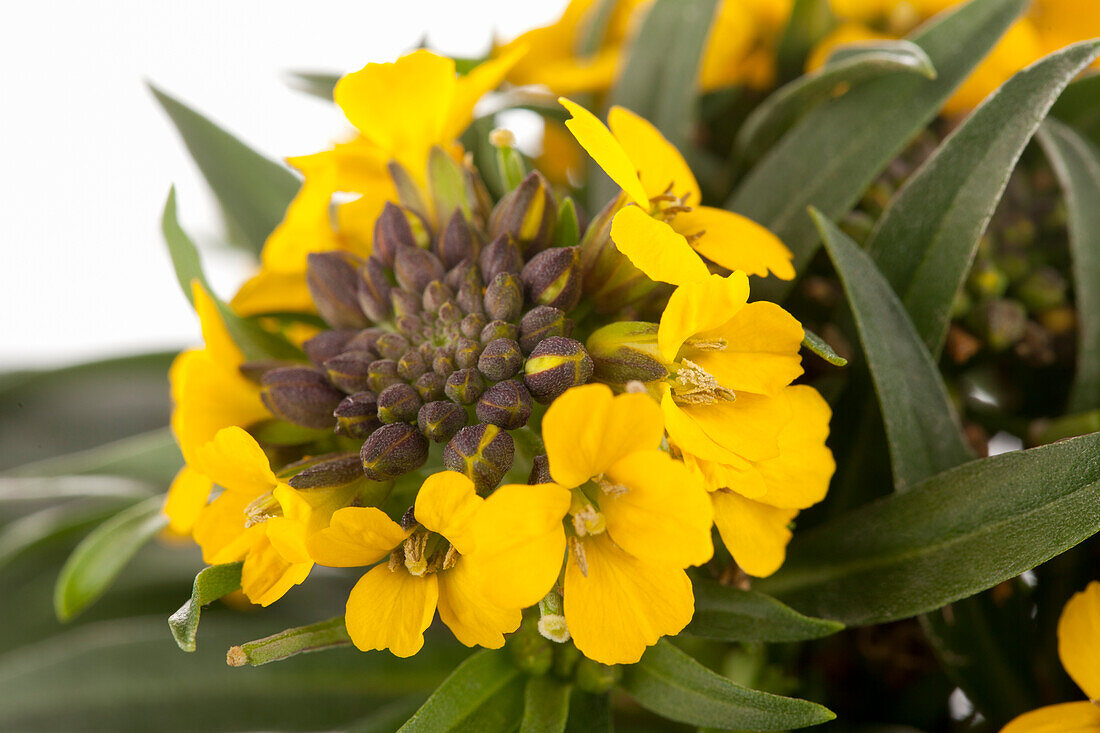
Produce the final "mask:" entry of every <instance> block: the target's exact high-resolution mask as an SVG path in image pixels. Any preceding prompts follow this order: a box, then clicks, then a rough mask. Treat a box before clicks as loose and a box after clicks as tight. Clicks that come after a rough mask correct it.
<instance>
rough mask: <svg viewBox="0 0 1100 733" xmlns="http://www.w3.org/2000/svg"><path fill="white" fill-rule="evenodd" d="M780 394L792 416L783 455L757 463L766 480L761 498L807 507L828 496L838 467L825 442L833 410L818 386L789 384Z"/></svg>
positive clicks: (782, 433)
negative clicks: (788, 405) (818, 390)
mask: <svg viewBox="0 0 1100 733" xmlns="http://www.w3.org/2000/svg"><path fill="white" fill-rule="evenodd" d="M780 396H781V397H783V398H784V399H786V400H787V401H788V404H790V407H791V420H790V422H789V423H787V425H786V427H784V428H783V430H782V431H780V433H779V455H778V456H776V457H775V458H770V459H768V460H766V461H760V462H759V463H756V464H754V465H753V472H754V473H757V474H758V475H759V476H760V477H761V478H762V479H763V484H764V494H763V495H761V496H759V497H754V496H752V495H751V494H745V493H744V491H741V489H740V488H739V487H738V486H734V485H731V486H729V488H732V489H733V490H734V491H739V492H740V493H741V494H742V495H745V496H749V498H757V499H758V500H759V501H762V502H764V503H766V504H771V505H772V506H779V507H787V508H791V509H805V508H806V507H809V506H812V505H813V504H816V503H817V502H819V501H821V500H822V499H824V498H825V493H826V492H827V491H828V490H829V481H830V480H832V477H833V472H834V471H835V470H836V461H834V460H833V454H832V451H830V450H829V449H828V447H827V446H826V445H825V439H826V438H828V437H829V419H830V418H831V417H832V410H830V409H829V405H828V403H827V402H825V400H824V399H823V398H822V397H821V395H820V394H818V392H817V390H816V389H814V388H813V387H810V386H808V385H805V384H796V385H793V386H790V387H787V388H786V389H785V390H783V392H781V393H780Z"/></svg>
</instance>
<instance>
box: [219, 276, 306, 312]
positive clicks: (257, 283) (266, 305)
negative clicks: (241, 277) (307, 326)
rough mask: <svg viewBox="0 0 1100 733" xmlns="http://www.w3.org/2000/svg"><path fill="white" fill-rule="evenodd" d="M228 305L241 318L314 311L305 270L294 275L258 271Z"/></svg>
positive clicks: (246, 281)
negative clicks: (265, 314)
mask: <svg viewBox="0 0 1100 733" xmlns="http://www.w3.org/2000/svg"><path fill="white" fill-rule="evenodd" d="M230 306H232V308H233V311H234V312H235V313H237V314H238V315H242V316H256V315H262V314H264V313H316V312H317V308H316V307H315V306H314V305H313V296H311V295H310V294H309V287H308V286H307V285H306V271H305V269H304V268H303V269H302V270H299V271H296V272H279V271H277V270H270V269H267V268H263V269H261V270H260V271H259V272H257V273H256V274H255V275H253V276H252V277H250V278H249V279H248V280H245V282H244V284H243V285H241V287H240V290H238V291H237V294H236V295H234V296H233V300H231V301H230Z"/></svg>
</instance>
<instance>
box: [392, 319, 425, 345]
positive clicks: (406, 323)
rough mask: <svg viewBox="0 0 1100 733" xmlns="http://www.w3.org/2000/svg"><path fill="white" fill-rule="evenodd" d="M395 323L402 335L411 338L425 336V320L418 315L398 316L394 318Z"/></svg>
mask: <svg viewBox="0 0 1100 733" xmlns="http://www.w3.org/2000/svg"><path fill="white" fill-rule="evenodd" d="M394 325H395V326H397V331H398V333H400V334H401V335H402V336H405V337H406V338H409V339H413V340H416V339H419V338H422V337H423V336H424V321H423V320H422V319H421V318H419V317H417V316H398V317H397V318H396V319H394Z"/></svg>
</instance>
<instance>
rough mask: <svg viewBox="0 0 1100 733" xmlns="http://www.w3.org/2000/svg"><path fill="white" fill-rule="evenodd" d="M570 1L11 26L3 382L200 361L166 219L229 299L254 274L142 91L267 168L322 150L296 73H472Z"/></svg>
mask: <svg viewBox="0 0 1100 733" xmlns="http://www.w3.org/2000/svg"><path fill="white" fill-rule="evenodd" d="M564 5H565V0H538V1H537V2H516V1H515V0H511V1H508V0H472V1H471V0H466V1H463V0H399V1H398V2H380V1H376V0H361V1H360V2H347V1H341V2H337V1H328V2H316V1H315V2H310V3H303V2H286V1H283V0H278V1H276V0H266V1H264V2H260V1H258V0H249V1H247V2H245V1H241V0H234V1H233V2H225V1H224V0H221V1H217V0H186V1H184V0H176V1H174V2H168V1H166V0H155V1H154V0H127V1H120V0H114V1H112V2H110V3H106V2H80V1H78V0H70V1H69V2H56V1H55V2H49V1H44V0H39V1H37V2H33V3H20V4H18V5H17V6H15V7H14V8H7V9H6V11H5V13H4V15H5V18H4V26H5V29H4V30H5V32H4V33H3V35H2V40H0V69H3V71H2V72H0V74H2V78H3V83H2V85H0V89H2V90H3V94H2V97H0V100H2V101H0V141H2V142H0V145H2V146H3V148H2V149H3V156H2V162H0V165H2V169H0V237H2V239H0V242H2V244H0V252H2V255H3V256H2V259H0V370H3V369H8V368H12V367H38V366H52V365H60V364H66V363H70V362H73V361H77V360H84V359H90V358H97V357H102V356H109V355H115V354H123V353H136V352H140V351H144V350H150V349H157V348H171V347H179V346H183V345H186V344H191V343H195V342H196V341H197V340H198V338H199V333H198V326H197V324H196V322H195V318H194V315H193V314H192V312H191V310H190V306H189V305H188V304H187V302H186V301H185V300H184V298H183V296H182V295H181V294H180V292H179V289H178V286H177V284H176V281H175V278H174V277H173V275H172V270H171V265H170V263H169V260H168V256H167V253H166V251H165V248H164V245H163V243H162V241H161V239H160V234H159V230H158V219H159V215H160V210H161V207H162V206H163V204H164V198H165V196H166V195H167V192H168V187H169V186H170V185H171V184H172V183H175V185H176V189H177V197H178V204H179V214H180V219H181V221H182V222H183V224H184V226H185V227H186V228H187V229H188V230H189V231H190V232H191V233H192V235H193V236H195V237H196V239H197V240H198V241H199V243H200V247H201V248H202V251H203V255H204V262H205V264H206V268H207V272H208V274H209V275H210V277H211V279H212V281H213V283H214V287H215V288H216V289H217V290H219V292H220V293H221V294H222V295H223V296H228V295H231V294H232V292H233V290H234V288H235V286H236V285H237V283H238V282H240V281H241V280H242V279H243V278H244V277H245V276H247V274H248V273H249V266H248V264H247V260H246V259H244V257H243V256H241V255H237V254H235V253H234V252H232V251H231V250H226V249H224V248H222V247H219V246H218V243H217V241H216V240H217V237H218V234H219V231H220V222H219V219H218V214H217V210H216V208H215V205H214V202H213V199H212V197H211V196H210V194H209V193H208V191H207V189H206V186H205V184H204V182H203V181H202V178H201V176H200V174H199V173H198V171H197V169H196V168H195V166H194V164H193V163H192V162H191V161H190V159H189V158H188V157H187V154H186V151H185V150H184V148H183V145H182V143H181V142H180V140H179V138H178V137H177V136H176V133H175V132H174V130H173V129H172V127H171V125H170V123H169V121H168V119H167V117H166V116H165V115H164V114H163V113H162V112H161V111H160V109H159V107H158V106H157V105H156V103H155V102H154V100H153V98H152V96H151V95H150V94H149V92H148V91H147V89H146V87H145V81H146V80H149V81H151V82H153V83H155V84H157V85H158V86H159V87H160V88H162V89H164V90H165V91H167V92H169V93H170V94H172V95H173V96H175V97H177V98H179V99H181V100H183V101H184V102H186V103H188V104H189V105H191V106H193V107H195V108H196V109H198V110H200V111H201V112H203V113H204V114H206V115H207V116H209V117H210V118H212V119H214V120H215V121H217V122H219V123H220V124H221V125H222V126H223V127H226V128H227V129H229V130H230V131H231V132H233V133H234V134H236V135H237V136H238V137H241V138H242V139H244V140H245V141H247V142H249V143H250V144H251V145H252V146H253V147H255V148H256V149H258V150H259V151H260V152H262V153H264V154H266V155H268V156H270V157H273V158H282V157H287V156H290V155H298V154H304V153H310V152H314V151H316V150H320V149H322V148H324V147H325V146H326V145H328V144H329V143H330V142H331V141H332V140H334V139H336V138H339V137H343V136H344V134H345V133H346V130H347V127H346V121H345V120H344V119H343V117H342V115H341V114H340V112H339V110H338V109H337V108H336V107H335V106H333V105H331V104H328V103H326V102H324V101H322V100H319V99H316V98H313V97H311V96H308V95H305V94H303V93H301V92H299V91H295V90H294V89H292V88H291V87H290V86H289V85H288V84H287V82H286V76H285V74H286V72H288V71H302V70H307V71H308V70H314V71H332V72H340V73H344V72H347V71H352V70H355V69H358V68H360V67H361V66H362V65H363V64H365V63H367V62H368V61H392V60H393V59H394V58H396V57H397V56H398V55H400V54H401V53H402V52H404V51H407V50H409V49H410V48H412V47H415V46H416V45H418V43H419V42H420V40H421V39H422V38H425V37H426V38H427V41H428V44H429V45H430V46H431V47H432V48H434V49H437V50H439V51H441V52H443V53H448V54H452V55H456V56H472V55H477V54H480V53H482V52H484V51H485V49H487V48H488V46H489V44H490V41H491V40H492V38H493V37H494V34H495V36H496V37H497V38H500V39H504V40H506V39H510V38H512V37H513V36H515V35H517V34H519V33H520V32H522V31H523V30H526V29H527V28H530V27H534V26H537V25H543V24H546V23H549V22H551V21H553V20H554V19H555V18H556V17H557V16H558V15H559V14H560V13H561V10H562V8H563V7H564Z"/></svg>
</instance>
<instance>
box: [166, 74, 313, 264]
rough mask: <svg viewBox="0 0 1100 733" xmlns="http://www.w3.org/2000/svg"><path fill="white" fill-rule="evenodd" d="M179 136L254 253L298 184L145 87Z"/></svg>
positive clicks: (279, 167)
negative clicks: (155, 99) (166, 114)
mask: <svg viewBox="0 0 1100 733" xmlns="http://www.w3.org/2000/svg"><path fill="white" fill-rule="evenodd" d="M149 88H150V90H151V91H152V92H153V94H154V95H155V96H156V98H157V101H158V102H160V105H161V107H163V108H164V111H165V112H167V113H168V116H169V117H170V118H171V119H172V123H173V124H174V125H175V126H176V129H177V130H178V131H179V133H180V135H181V136H182V137H183V142H184V144H186V145H187V150H188V151H189V152H190V153H191V157H192V158H194V159H195V163H196V164H198V166H199V170H200V171H202V174H203V176H204V177H205V178H206V181H207V183H209V184H210V188H211V189H213V191H214V195H215V196H216V197H217V199H218V203H220V204H221V206H222V209H223V210H224V211H225V214H226V216H227V217H228V218H229V220H230V222H231V223H232V224H233V226H234V227H235V228H236V229H237V230H238V231H239V232H240V235H241V237H242V239H243V242H242V244H243V245H245V247H246V248H247V249H249V250H251V251H252V252H254V253H256V254H259V252H260V250H261V249H262V248H263V245H264V241H265V240H266V239H267V237H268V235H269V234H271V232H272V231H273V230H274V229H275V227H276V226H277V225H278V224H279V222H280V221H282V220H283V215H284V214H285V213H286V208H287V206H288V205H289V204H290V200H291V199H293V198H294V196H295V194H297V193H298V188H299V186H300V185H301V184H300V183H299V181H298V177H297V176H295V175H294V173H292V172H291V171H290V170H289V169H287V168H286V167H285V166H283V165H280V164H279V163H276V162H274V161H271V160H268V159H267V158H265V157H264V156H262V155H260V154H259V153H257V152H256V151H255V150H253V149H252V148H250V147H249V146H248V145H246V144H244V143H243V142H241V141H240V140H238V139H237V138H235V137H234V136H233V135H230V134H229V133H228V132H226V131H225V130H223V129H222V128H221V127H219V126H217V125H215V124H214V123H213V122H211V121H210V120H208V119H206V118H205V117H203V116H202V115H201V114H199V113H198V112H196V111H195V110H193V109H191V108H190V107H188V106H187V105H185V104H183V103H182V102H180V101H179V100H177V99H175V98H173V97H171V96H169V95H168V94H165V93H164V92H162V91H161V90H159V89H157V88H156V87H154V86H150V87H149Z"/></svg>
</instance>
